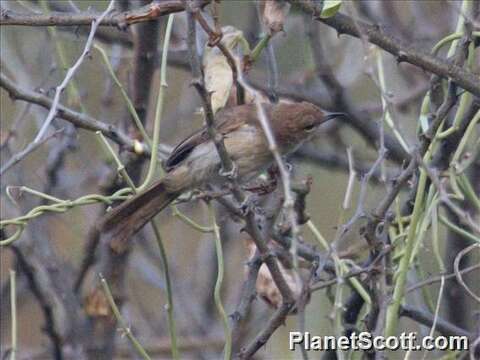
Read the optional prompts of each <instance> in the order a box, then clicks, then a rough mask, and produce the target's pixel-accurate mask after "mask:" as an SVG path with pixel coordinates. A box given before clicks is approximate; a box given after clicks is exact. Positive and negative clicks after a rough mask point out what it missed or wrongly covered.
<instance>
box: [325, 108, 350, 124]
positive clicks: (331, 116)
mask: <svg viewBox="0 0 480 360" xmlns="http://www.w3.org/2000/svg"><path fill="white" fill-rule="evenodd" d="M339 117H348V115H347V114H345V113H342V112H326V111H325V112H324V116H323V122H325V121H328V120H332V119H335V118H339Z"/></svg>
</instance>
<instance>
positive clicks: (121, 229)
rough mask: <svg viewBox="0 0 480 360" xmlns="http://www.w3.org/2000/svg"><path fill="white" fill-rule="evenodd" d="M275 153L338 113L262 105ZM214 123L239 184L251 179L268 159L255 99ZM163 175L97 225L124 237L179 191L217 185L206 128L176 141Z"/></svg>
mask: <svg viewBox="0 0 480 360" xmlns="http://www.w3.org/2000/svg"><path fill="white" fill-rule="evenodd" d="M262 106H263V109H264V111H265V114H266V116H267V119H268V121H269V126H270V129H271V131H272V133H273V136H274V138H275V141H276V143H277V147H278V150H279V151H280V153H281V155H282V156H284V155H288V154H290V153H292V152H294V151H295V150H297V149H298V148H299V147H300V146H301V145H302V144H303V143H305V142H306V141H308V140H310V139H311V138H312V137H313V135H314V134H315V132H316V130H317V128H318V127H319V126H320V125H321V124H323V123H325V122H326V121H328V120H331V119H334V118H337V117H340V116H343V115H344V114H343V113H329V112H326V111H324V110H322V109H320V108H319V107H317V106H316V105H314V104H311V103H309V102H297V103H287V102H279V103H276V104H263V105H262ZM215 128H216V131H217V133H218V134H220V135H221V136H222V137H223V141H224V144H225V148H226V151H227V153H228V155H229V156H230V158H231V160H232V161H233V163H234V164H235V168H236V179H237V181H238V183H239V184H242V183H245V182H247V181H249V180H251V179H253V178H254V177H255V176H256V175H258V174H259V173H261V172H262V171H264V170H265V169H267V168H268V167H269V166H270V165H271V164H272V163H273V161H274V158H273V154H272V152H271V149H270V147H269V143H268V141H267V138H266V136H265V133H264V131H263V128H262V126H261V123H260V121H259V118H258V112H257V106H256V105H255V104H244V105H238V106H232V107H228V108H224V109H222V110H220V111H218V112H217V114H216V115H215ZM164 168H165V171H166V174H165V176H164V177H163V178H161V179H160V180H158V181H156V182H154V183H153V184H152V185H151V186H150V187H149V188H147V189H146V190H145V191H143V192H141V193H138V194H136V195H134V196H133V197H131V198H129V199H127V200H125V201H124V202H123V203H121V204H120V205H118V206H117V207H115V208H113V209H112V210H110V211H109V212H107V214H106V215H105V216H104V218H103V219H101V221H100V224H99V228H100V230H101V231H102V233H103V234H106V235H107V236H108V237H110V238H114V239H115V241H120V242H125V241H128V239H129V238H131V237H132V236H133V235H134V234H135V233H137V232H138V231H139V230H140V229H141V228H142V227H143V226H144V225H145V224H146V223H148V222H149V221H150V220H151V219H152V218H153V217H154V216H155V215H156V214H158V213H159V212H161V211H162V210H163V209H164V208H166V207H167V206H168V205H169V204H170V203H171V202H172V201H174V200H175V199H176V198H177V197H179V196H180V195H181V194H182V193H184V192H186V191H189V190H191V189H193V188H195V187H199V186H201V185H204V184H207V183H208V184H212V185H221V184H222V183H223V182H225V181H226V177H225V176H223V175H222V174H221V169H222V168H221V159H220V156H219V155H218V152H217V149H216V146H215V144H214V142H213V141H212V139H210V136H209V133H208V131H207V128H206V127H203V128H201V129H199V130H198V131H196V132H194V133H192V134H191V135H190V136H188V137H186V138H185V139H184V140H183V141H181V142H180V143H179V144H178V145H177V146H176V147H175V148H174V149H173V151H172V152H171V154H170V156H169V157H168V159H167V160H166V161H165V163H164Z"/></svg>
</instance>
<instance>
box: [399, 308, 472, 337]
mask: <svg viewBox="0 0 480 360" xmlns="http://www.w3.org/2000/svg"><path fill="white" fill-rule="evenodd" d="M400 316H404V317H408V318H410V319H412V320H414V321H416V322H418V323H420V324H423V325H425V326H428V327H431V326H432V324H433V322H434V316H433V315H432V314H431V313H429V312H426V311H423V310H420V309H417V308H415V307H413V306H410V305H403V306H402V308H401V309H400ZM436 329H437V331H438V332H439V333H441V334H442V335H445V336H468V337H469V338H470V339H473V338H474V336H473V334H471V333H469V332H468V331H466V330H464V329H462V328H460V327H458V326H456V325H454V324H452V323H450V322H448V321H446V320H444V319H442V318H440V317H437V325H436Z"/></svg>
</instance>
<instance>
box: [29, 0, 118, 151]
mask: <svg viewBox="0 0 480 360" xmlns="http://www.w3.org/2000/svg"><path fill="white" fill-rule="evenodd" d="M114 4H115V0H111V1H110V3H109V4H108V7H107V8H106V9H105V11H104V12H102V13H101V15H100V16H99V17H98V19H95V20H93V21H92V28H91V30H90V34H89V35H88V38H87V41H86V43H85V47H84V49H83V51H82V54H81V55H80V56H79V58H78V59H77V61H76V62H75V64H73V66H72V67H71V68H70V69H68V71H67V73H66V75H65V78H64V79H63V81H62V82H61V84H60V85H59V86H57V88H56V89H55V96H54V97H53V102H52V107H51V108H50V111H49V112H48V115H47V118H46V119H45V121H44V123H43V125H42V127H41V128H40V130H39V132H38V134H37V136H36V137H35V139H34V140H33V142H34V143H36V142H39V141H40V140H41V139H42V138H43V136H44V135H45V133H46V131H47V129H48V127H49V126H50V123H51V122H52V120H53V118H54V117H55V116H56V115H57V111H58V104H59V102H60V95H61V94H62V92H63V90H64V89H65V88H66V87H67V85H68V83H69V81H70V80H71V79H72V78H73V76H74V75H75V73H76V71H77V70H78V68H79V67H80V65H81V64H82V62H83V60H84V59H85V57H86V56H87V54H88V53H89V52H90V48H91V47H92V44H93V39H94V37H95V31H97V28H98V24H100V23H101V22H102V20H103V19H104V18H105V17H106V16H107V14H108V13H109V12H110V11H112V9H113V5H114Z"/></svg>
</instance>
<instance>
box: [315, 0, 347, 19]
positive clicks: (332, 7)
mask: <svg viewBox="0 0 480 360" xmlns="http://www.w3.org/2000/svg"><path fill="white" fill-rule="evenodd" d="M341 5H342V0H325V1H324V3H323V9H322V13H321V14H320V17H321V18H323V19H326V18H329V17H332V16H334V15H335V14H336V13H337V12H338V10H340V6H341Z"/></svg>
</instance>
